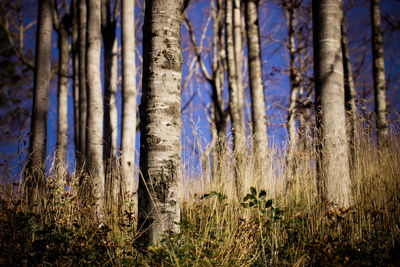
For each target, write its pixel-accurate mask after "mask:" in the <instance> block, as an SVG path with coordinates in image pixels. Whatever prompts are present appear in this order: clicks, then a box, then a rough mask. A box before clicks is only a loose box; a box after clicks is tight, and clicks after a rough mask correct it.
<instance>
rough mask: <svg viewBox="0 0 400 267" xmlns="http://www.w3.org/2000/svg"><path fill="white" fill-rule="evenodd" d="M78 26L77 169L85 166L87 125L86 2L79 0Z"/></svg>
mask: <svg viewBox="0 0 400 267" xmlns="http://www.w3.org/2000/svg"><path fill="white" fill-rule="evenodd" d="M78 14H79V19H78V26H79V36H78V39H79V148H78V153H79V158H78V163H79V167H80V168H82V167H83V166H84V164H85V161H86V160H85V157H86V124H87V90H86V82H87V81H86V24H87V7H86V1H85V0H80V1H79V5H78Z"/></svg>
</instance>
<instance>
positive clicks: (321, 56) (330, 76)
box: [312, 0, 352, 207]
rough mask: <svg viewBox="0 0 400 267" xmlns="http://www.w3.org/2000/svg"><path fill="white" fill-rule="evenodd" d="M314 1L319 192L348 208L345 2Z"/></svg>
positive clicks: (326, 198)
mask: <svg viewBox="0 0 400 267" xmlns="http://www.w3.org/2000/svg"><path fill="white" fill-rule="evenodd" d="M312 3H313V25H314V30H313V32H314V75H315V89H316V90H315V97H316V107H315V113H316V122H317V134H318V137H319V138H318V140H317V142H319V143H318V146H317V150H318V152H319V157H318V159H317V160H318V161H317V172H318V173H317V175H318V179H319V181H318V185H319V193H320V196H321V197H322V199H323V200H325V201H327V202H328V203H329V204H331V205H334V206H339V207H349V206H350V205H351V204H352V196H351V189H350V187H351V181H350V171H349V158H348V155H349V154H348V145H347V136H346V118H345V107H344V85H343V63H342V50H341V44H340V38H341V32H340V25H341V19H342V13H343V12H342V5H343V3H342V1H341V0H324V1H319V0H313V2H312Z"/></svg>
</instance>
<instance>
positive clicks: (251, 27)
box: [246, 0, 272, 189]
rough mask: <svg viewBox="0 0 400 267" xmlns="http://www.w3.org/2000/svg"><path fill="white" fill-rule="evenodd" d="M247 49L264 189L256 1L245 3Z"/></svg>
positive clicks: (265, 145)
mask: <svg viewBox="0 0 400 267" xmlns="http://www.w3.org/2000/svg"><path fill="white" fill-rule="evenodd" d="M246 27H247V31H246V32H247V48H248V60H249V76H250V77H249V80H250V92H251V104H252V107H253V108H252V119H253V140H254V143H253V145H254V149H253V150H254V159H255V163H256V164H255V168H256V170H257V169H258V170H260V171H261V173H260V174H259V175H260V177H261V178H262V179H263V180H262V181H261V184H262V186H263V187H264V188H265V189H266V186H267V184H268V183H266V182H267V181H268V180H269V179H272V177H271V175H272V173H271V169H270V168H269V166H270V163H269V152H268V136H267V124H266V115H265V113H266V109H265V100H264V99H265V98H264V85H263V80H262V65H261V49H260V32H259V24H258V1H257V0H247V1H246Z"/></svg>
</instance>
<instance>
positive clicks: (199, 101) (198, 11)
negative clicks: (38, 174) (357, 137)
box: [0, 0, 400, 172]
mask: <svg viewBox="0 0 400 267" xmlns="http://www.w3.org/2000/svg"><path fill="white" fill-rule="evenodd" d="M308 2H309V1H305V3H308ZM23 3H24V5H26V6H25V9H24V12H25V15H24V17H23V19H24V23H25V24H28V23H29V22H31V21H32V20H33V19H35V15H36V1H34V0H29V1H23ZM209 3H210V2H209V1H205V0H203V1H193V2H192V4H191V6H190V8H189V10H188V16H189V17H190V19H191V20H192V22H193V24H194V28H195V32H196V34H197V40H198V39H199V37H198V36H199V34H200V33H201V31H202V29H203V27H204V25H205V22H206V21H207V19H208V17H207V14H208V12H209V11H210V10H209V9H210V7H209ZM396 10H400V2H399V1H394V0H390V1H389V0H388V1H383V2H382V12H383V13H384V14H389V15H391V16H395V17H396V18H397V19H398V18H399V17H398V14H397V13H396ZM139 14H140V13H139V10H138V9H137V10H136V15H137V16H138V15H139ZM259 16H260V28H261V37H262V61H263V73H264V84H265V101H266V106H267V110H266V113H267V117H268V120H269V122H268V125H269V127H268V133H269V137H270V141H271V143H272V144H274V145H275V146H278V147H281V148H283V146H284V143H285V141H286V140H287V135H286V130H285V127H284V124H285V122H286V116H287V115H286V107H287V104H288V98H289V92H290V85H289V81H288V77H287V72H286V71H285V69H286V68H287V65H288V55H287V50H286V49H285V48H284V46H283V45H282V44H283V43H285V42H286V40H287V37H286V36H287V29H286V24H285V17H284V15H283V13H282V10H281V9H280V8H279V7H278V6H277V5H275V4H274V3H272V1H263V3H262V4H261V6H260V11H259ZM347 20H348V31H349V38H350V46H351V59H352V63H353V68H354V69H357V67H358V65H359V62H362V59H363V57H365V60H364V62H365V66H364V67H363V68H362V71H361V72H360V75H359V77H358V78H357V81H356V84H357V85H358V90H359V92H361V91H362V90H363V88H364V89H365V90H367V91H370V88H372V70H371V67H370V65H371V64H370V62H371V52H370V51H371V49H370V42H369V40H370V28H369V20H370V17H369V5H368V2H367V1H361V0H358V1H355V6H354V7H353V8H352V9H351V10H350V12H349V13H348V17H347ZM310 26H311V25H310ZM182 29H183V30H182V39H183V43H182V47H183V51H184V54H183V55H184V69H183V77H184V78H183V79H185V77H186V76H187V74H188V66H189V65H190V63H191V55H192V53H190V45H189V43H188V42H187V40H188V38H187V36H186V34H187V33H186V30H185V29H184V27H182ZM138 30H139V32H140V29H138ZM117 31H118V37H120V29H119V27H118V29H117ZM34 32H35V27H33V28H32V29H31V30H29V31H28V32H27V33H28V35H27V37H26V42H25V47H26V48H25V49H33V48H34V43H35V42H34ZM206 32H207V37H206V40H205V43H204V44H203V45H205V46H207V38H209V37H210V35H211V34H212V24H209V25H208V29H207V31H206ZM310 34H312V33H310ZM384 37H385V40H384V41H385V42H384V45H385V57H386V63H385V67H386V76H387V78H388V80H389V81H390V82H389V91H388V96H389V98H388V101H389V105H390V108H391V110H390V112H391V113H390V116H392V117H393V116H395V115H394V114H395V112H396V111H399V110H400V108H399V97H400V92H399V90H398V87H399V81H400V52H399V50H398V49H397V47H398V46H399V44H400V42H399V41H400V40H399V39H400V33H399V32H398V31H397V32H393V33H390V32H385V33H384ZM56 40H57V36H56V33H54V35H53V51H52V53H53V54H52V58H53V62H55V61H56V60H57V57H58V51H57V46H56ZM119 41H120V39H119ZM138 50H139V51H141V45H139V46H138ZM308 51H309V53H312V51H311V49H309V50H308ZM246 53H247V52H246V49H245V54H246ZM204 55H206V54H204ZM206 62H208V64H209V62H210V56H208V58H207V59H206ZM139 63H140V62H139V60H138V59H137V65H138V66H139ZM245 65H246V64H245ZM119 67H120V66H119ZM194 67H197V66H196V65H195V66H194ZM119 71H121V70H120V69H119ZM199 75H200V74H198V75H197V76H198V77H199ZM246 77H247V74H246V75H245V78H246ZM138 80H139V77H138ZM71 85H72V81H71ZM396 88H397V89H396ZM119 92H120V91H119ZM225 92H226V93H225V94H226V95H227V90H225ZM246 95H247V98H248V99H247V100H249V92H248V89H246ZM193 96H194V98H193V99H192V101H191V103H190V106H189V108H188V109H186V110H185V111H184V112H183V114H182V120H183V131H182V145H183V147H182V151H183V155H182V156H183V161H184V162H187V163H188V165H191V166H190V168H191V169H192V170H191V171H194V172H196V171H198V164H196V161H197V160H198V158H197V155H196V154H195V153H193V150H192V145H193V143H197V142H200V144H201V147H202V148H203V149H204V147H205V146H206V145H207V144H208V142H209V140H210V131H209V122H208V120H207V112H208V109H209V103H210V88H209V87H208V84H206V82H197V81H196V80H195V79H193V80H192V81H191V82H190V83H189V86H188V87H187V88H184V90H183V93H182V105H184V104H186V103H188V101H189V99H191V98H192V97H193ZM371 96H372V95H371V94H369V95H368V96H367V97H366V99H365V101H364V102H363V103H365V104H366V105H368V110H372V109H373V103H371ZM227 100H228V99H227V98H226V101H227ZM118 101H119V102H118V108H119V123H118V125H120V123H121V120H120V118H121V117H120V110H121V105H120V103H121V98H120V94H119V96H118ZM248 102H249V101H248ZM372 102H373V101H372ZM139 103H140V95H139V97H138V104H139ZM68 104H69V110H68V112H69V115H68V116H69V122H70V127H69V134H68V137H69V138H68V159H69V160H68V161H69V164H70V166H71V167H72V166H73V164H74V146H73V126H72V122H73V112H72V109H73V106H72V105H73V104H72V88H71V90H70V94H69V103H68ZM249 108H250V107H249V106H247V109H246V111H245V112H246V114H248V111H249ZM56 119H57V81H56V80H55V81H54V82H53V83H52V88H51V91H50V106H49V118H48V147H47V153H48V155H49V156H51V155H52V154H53V153H54V149H55V144H56ZM249 119H250V118H249V117H248V116H247V120H249ZM25 133H26V131H25ZM119 138H120V135H119ZM119 138H118V139H119ZM139 140H140V135H138V136H137V138H136V141H137V146H136V147H137V150H139ZM16 150H17V146H16V144H11V143H10V144H8V145H4V144H2V146H1V149H0V153H11V154H13V155H15V153H16ZM197 152H198V151H197ZM13 162H14V163H15V164H16V163H17V161H15V159H14V160H13Z"/></svg>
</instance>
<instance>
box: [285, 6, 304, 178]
mask: <svg viewBox="0 0 400 267" xmlns="http://www.w3.org/2000/svg"><path fill="white" fill-rule="evenodd" d="M285 12H286V21H287V26H288V38H289V43H288V50H289V59H290V67H289V75H290V76H289V79H290V88H291V90H290V99H289V108H288V118H287V131H288V135H289V146H288V151H287V155H286V182H287V186H289V185H290V183H291V180H292V179H293V178H294V177H293V176H294V175H295V171H296V163H295V155H294V154H295V152H296V150H297V145H298V135H297V130H296V110H297V109H296V101H297V95H298V92H299V86H300V77H299V73H298V70H297V67H296V43H295V24H296V7H295V3H294V1H293V0H289V1H286V6H285Z"/></svg>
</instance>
